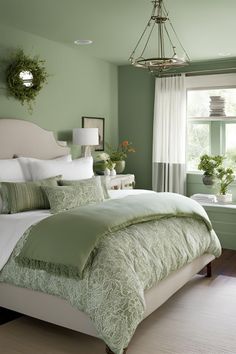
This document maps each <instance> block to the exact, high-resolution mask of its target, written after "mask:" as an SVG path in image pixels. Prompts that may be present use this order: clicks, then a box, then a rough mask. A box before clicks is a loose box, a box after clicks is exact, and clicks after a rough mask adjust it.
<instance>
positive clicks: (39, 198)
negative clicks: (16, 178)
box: [2, 176, 61, 214]
mask: <svg viewBox="0 0 236 354" xmlns="http://www.w3.org/2000/svg"><path fill="white" fill-rule="evenodd" d="M60 178H61V176H56V177H51V178H47V179H45V180H41V181H36V182H25V183H11V182H2V198H3V204H5V205H7V210H5V212H8V213H10V214H14V213H19V212H21V211H27V210H35V209H49V208H50V205H49V202H48V198H47V196H46V194H45V192H44V191H43V190H42V189H41V186H57V182H58V181H59V179H60ZM4 201H5V202H4Z"/></svg>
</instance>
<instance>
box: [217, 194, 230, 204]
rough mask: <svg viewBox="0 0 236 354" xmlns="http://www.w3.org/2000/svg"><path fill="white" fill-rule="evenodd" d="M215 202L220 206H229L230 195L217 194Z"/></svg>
mask: <svg viewBox="0 0 236 354" xmlns="http://www.w3.org/2000/svg"><path fill="white" fill-rule="evenodd" d="M216 199H217V202H218V203H222V204H230V203H232V194H230V193H227V194H218V195H217V196H216Z"/></svg>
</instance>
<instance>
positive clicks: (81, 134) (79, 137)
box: [73, 128, 99, 145]
mask: <svg viewBox="0 0 236 354" xmlns="http://www.w3.org/2000/svg"><path fill="white" fill-rule="evenodd" d="M73 144H74V145H98V144H99V141H98V128H74V129H73Z"/></svg>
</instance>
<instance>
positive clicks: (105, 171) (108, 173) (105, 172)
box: [104, 167, 110, 176]
mask: <svg viewBox="0 0 236 354" xmlns="http://www.w3.org/2000/svg"><path fill="white" fill-rule="evenodd" d="M104 176H110V170H109V168H107V167H106V168H105V170H104Z"/></svg>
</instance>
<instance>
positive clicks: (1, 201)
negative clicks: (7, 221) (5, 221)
mask: <svg viewBox="0 0 236 354" xmlns="http://www.w3.org/2000/svg"><path fill="white" fill-rule="evenodd" d="M2 209H3V200H2V193H1V183H0V214H1V213H2Z"/></svg>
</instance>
